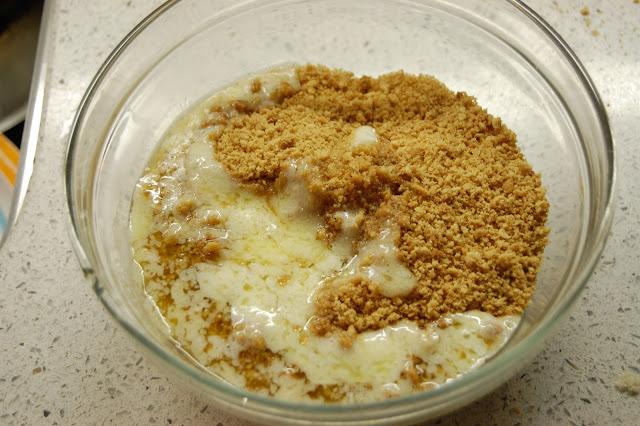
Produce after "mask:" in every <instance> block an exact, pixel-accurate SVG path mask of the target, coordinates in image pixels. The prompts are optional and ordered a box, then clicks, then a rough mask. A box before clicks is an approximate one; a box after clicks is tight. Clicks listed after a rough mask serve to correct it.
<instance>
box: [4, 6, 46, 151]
mask: <svg viewBox="0 0 640 426" xmlns="http://www.w3.org/2000/svg"><path fill="white" fill-rule="evenodd" d="M41 14H42V0H2V1H0V88H1V89H0V133H4V132H6V131H7V130H9V129H11V128H13V127H14V126H15V125H16V124H19V123H20V122H22V121H23V120H24V116H25V112H26V108H27V101H28V98H29V87H30V85H31V74H32V72H33V64H34V60H35V55H36V47H37V45H38V29H39V27H40V16H41ZM17 142H19V141H17Z"/></svg>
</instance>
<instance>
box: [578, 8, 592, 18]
mask: <svg viewBox="0 0 640 426" xmlns="http://www.w3.org/2000/svg"><path fill="white" fill-rule="evenodd" d="M590 13H591V11H590V10H589V7H587V6H584V7H583V8H582V9H580V14H581V15H582V16H589V14H590Z"/></svg>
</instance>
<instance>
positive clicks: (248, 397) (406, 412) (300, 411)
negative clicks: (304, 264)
mask: <svg viewBox="0 0 640 426" xmlns="http://www.w3.org/2000/svg"><path fill="white" fill-rule="evenodd" d="M183 2H184V3H188V0H187V1H183ZM275 2H277V1H273V2H272V3H275ZM178 3H182V2H181V1H180V0H171V1H168V2H167V3H165V4H164V5H162V6H160V7H159V8H158V9H156V10H155V11H154V12H152V13H151V14H150V15H149V16H148V17H147V18H145V20H143V21H142V22H141V23H140V24H139V25H138V26H136V27H135V28H134V29H133V30H132V31H131V32H130V33H129V34H128V35H127V36H126V37H125V38H124V39H123V41H122V42H121V43H120V44H119V45H118V47H117V48H116V49H115V50H114V51H113V53H112V54H111V55H110V56H109V58H108V59H107V60H106V61H105V63H104V64H103V65H102V67H101V68H100V70H99V71H98V73H97V75H96V77H95V78H94V79H93V81H92V83H91V84H90V86H89V89H88V90H87V93H86V94H85V96H84V98H83V100H82V102H81V104H80V108H79V110H78V113H77V115H76V117H75V121H74V123H73V126H72V132H71V135H70V139H69V146H68V151H67V164H66V172H65V186H66V190H67V200H68V207H69V211H70V218H71V225H72V226H71V230H72V241H73V243H74V249H75V251H76V254H77V256H78V258H79V260H80V264H81V266H82V268H83V271H84V272H85V274H86V275H87V276H88V277H89V279H90V280H91V281H92V282H93V284H94V288H95V291H96V294H97V295H98V296H99V298H100V300H102V302H103V303H104V305H105V307H106V308H107V309H108V310H109V311H110V313H111V314H112V315H113V316H114V317H115V319H116V320H117V321H118V322H119V323H120V324H121V325H122V326H123V328H125V329H126V330H127V332H129V333H130V334H131V335H133V336H134V338H135V339H136V340H137V341H138V342H140V343H141V344H142V347H143V348H144V349H145V350H147V351H148V352H150V353H152V354H153V355H155V356H156V358H157V359H159V360H160V361H161V362H162V363H164V364H166V365H167V366H168V367H169V368H170V369H171V370H172V371H175V372H178V373H179V374H177V377H178V378H180V379H182V380H185V379H186V380H188V381H189V384H190V385H191V386H195V387H197V388H198V389H199V390H201V391H202V392H203V394H206V395H209V396H211V397H213V398H214V399H216V400H217V401H218V403H219V404H221V405H223V406H224V407H226V408H227V409H228V410H230V411H232V412H234V413H236V414H238V415H241V416H249V417H253V418H259V419H262V420H276V419H277V420H279V421H284V420H285V418H286V420H287V421H290V422H303V421H308V420H323V421H328V422H342V421H345V422H346V421H349V422H351V423H353V422H358V423H375V422H377V421H379V420H382V419H383V418H384V419H386V420H390V419H393V420H394V421H398V422H405V421H406V422H408V421H411V420H415V419H417V418H422V417H427V416H428V417H434V416H437V415H441V414H444V413H446V412H448V411H451V410H453V409H455V408H458V407H460V406H462V405H464V404H466V403H468V402H470V401H472V400H473V399H476V398H477V397H479V396H481V395H483V394H485V393H487V392H488V391H489V390H491V389H493V388H495V387H497V386H498V385H499V384H501V383H502V382H503V381H504V380H505V379H506V378H508V377H509V376H510V375H511V374H512V373H513V371H514V370H515V369H517V368H518V366H521V365H523V364H524V363H525V362H526V360H527V359H529V358H532V357H533V356H534V355H535V354H537V352H538V351H539V350H540V349H541V347H542V346H541V345H542V341H543V340H544V339H545V338H546V337H547V336H548V334H549V333H550V331H551V329H552V328H553V326H554V325H557V323H558V321H559V319H560V318H561V317H562V316H563V315H565V314H566V313H567V310H568V308H569V307H570V306H571V305H572V303H573V302H574V301H575V299H576V298H577V296H578V294H579V292H580V291H581V290H582V288H583V287H584V285H585V283H586V281H587V279H588V277H589V275H590V274H591V272H592V270H593V268H594V267H595V264H596V261H597V259H598V257H599V254H600V252H601V251H602V249H603V247H604V244H605V241H606V237H607V233H608V231H609V228H610V224H611V220H612V207H611V202H612V198H613V188H614V182H615V167H614V147H613V141H612V139H611V133H610V129H609V125H608V120H607V117H606V113H605V110H604V108H603V106H602V102H601V101H600V98H599V95H598V93H597V91H596V89H595V87H594V85H593V83H592V81H591V79H590V77H589V76H588V74H587V73H586V71H585V69H584V67H583V66H582V64H581V63H580V61H579V60H578V59H577V58H576V56H575V54H574V53H573V52H572V51H571V49H570V48H569V47H568V46H567V45H566V43H565V42H564V41H563V40H562V39H561V38H560V36H559V35H558V34H557V33H556V32H555V31H554V30H553V29H552V28H551V27H550V26H549V25H548V24H546V23H545V22H544V21H543V20H542V19H541V18H540V17H539V16H538V15H537V14H535V13H534V12H533V11H532V10H531V9H529V8H528V7H527V6H525V5H524V4H523V3H521V2H519V1H509V2H507V3H510V4H512V5H513V6H514V7H515V8H517V9H518V10H519V11H520V12H521V13H522V14H523V15H525V16H526V17H527V18H528V19H529V20H531V21H533V22H534V23H535V24H536V25H537V26H538V27H539V28H540V29H541V30H542V31H543V32H544V33H545V34H546V35H547V37H549V38H550V39H551V40H552V41H553V42H554V43H555V44H556V46H557V48H558V50H559V51H560V52H562V54H564V55H565V57H566V60H567V62H568V63H569V64H571V66H572V67H573V68H574V70H575V72H576V74H577V75H578V77H579V78H580V79H581V81H582V84H583V86H584V89H585V91H586V92H588V94H589V97H590V100H591V104H592V105H591V107H592V109H593V111H594V112H595V115H596V118H597V121H598V123H599V125H600V131H601V137H602V141H603V142H604V146H605V150H606V154H607V156H606V157H605V158H604V159H602V158H601V160H602V164H592V168H591V169H592V170H595V171H596V172H599V173H601V174H602V176H596V177H593V176H590V178H591V182H590V185H591V186H592V187H593V189H594V191H595V192H594V196H593V197H592V198H593V199H594V200H596V201H597V203H594V202H592V203H591V205H590V211H591V212H590V215H589V222H588V224H587V230H588V235H587V238H588V241H587V244H588V246H589V250H588V255H585V253H584V250H582V251H583V252H582V253H581V255H582V256H581V258H580V262H579V263H578V264H576V265H575V271H576V277H575V278H574V282H573V285H572V286H571V287H570V288H568V289H567V291H566V292H564V293H563V294H562V295H560V297H561V298H562V302H561V303H556V304H555V305H554V307H553V308H554V309H551V310H550V311H549V312H548V313H547V315H546V316H545V317H544V319H543V320H542V321H540V322H539V323H538V324H536V327H535V332H532V333H529V334H530V335H529V336H528V337H526V338H525V341H522V342H520V343H519V344H518V345H517V346H515V347H513V348H509V349H508V350H505V351H503V353H501V354H499V361H500V362H495V363H492V365H491V366H486V367H483V368H479V369H477V370H474V371H472V372H470V373H468V374H467V375H465V376H464V377H461V378H459V379H457V380H455V381H452V382H450V383H447V384H445V385H443V386H441V387H439V388H437V389H435V390H433V391H431V392H429V393H426V394H416V395H411V396H407V397H402V398H398V399H394V400H389V401H384V402H380V403H371V404H363V405H358V406H338V405H336V406H333V405H331V406H329V405H308V404H294V403H288V402H283V401H277V400H273V399H270V398H266V397H262V396H258V395H255V394H252V393H249V392H245V391H243V390H240V389H238V388H236V387H233V386H230V385H228V384H226V383H224V382H221V381H220V380H217V379H215V378H214V377H212V376H211V375H208V374H206V373H203V372H202V371H201V370H199V369H197V368H196V367H194V366H191V365H188V364H187V363H185V362H183V361H181V360H180V359H178V358H177V357H176V356H174V355H172V354H170V353H168V352H167V351H166V350H165V349H164V348H162V347H161V346H160V345H158V344H157V343H156V342H155V341H154V340H153V339H150V338H149V336H147V335H146V334H145V333H144V332H141V330H139V328H138V327H137V326H136V325H135V323H134V322H133V321H130V318H129V317H128V315H127V313H126V312H123V311H122V309H120V308H119V306H118V304H117V303H114V302H113V300H112V298H111V297H110V295H109V294H108V293H107V292H105V291H104V288H103V287H102V286H101V285H100V282H99V280H98V279H97V277H98V276H100V275H101V271H100V270H98V269H97V268H96V262H95V259H96V258H97V254H96V253H97V247H95V244H94V243H93V241H92V239H91V237H90V229H91V228H92V219H93V217H92V215H91V213H92V198H91V197H92V195H91V194H92V185H93V178H94V176H93V175H92V173H91V171H93V170H95V169H96V165H97V163H98V162H99V154H100V152H99V151H100V144H99V143H98V142H97V141H96V140H93V143H94V144H96V146H95V147H93V149H92V150H91V151H92V155H91V156H90V157H89V160H86V159H83V160H81V159H80V158H78V156H77V153H78V149H79V146H80V145H81V144H82V143H85V142H83V140H82V137H83V135H82V134H81V133H82V132H81V129H82V128H83V125H84V124H85V123H86V121H87V117H88V115H90V114H94V113H96V108H98V107H97V104H98V103H99V102H98V100H97V94H98V93H99V92H100V85H101V84H102V82H103V79H104V78H105V77H106V76H107V75H108V74H109V72H110V71H111V69H112V67H113V66H114V64H115V63H116V62H117V61H118V60H119V58H120V56H121V55H122V54H123V52H125V51H126V49H127V48H128V47H129V46H130V44H131V43H132V42H133V41H134V40H135V39H136V37H138V36H139V35H140V34H141V33H142V32H143V31H144V30H145V29H146V28H147V27H149V26H150V25H152V24H153V23H154V22H155V21H156V20H157V19H158V18H160V17H161V16H162V15H163V14H165V13H166V12H167V11H169V10H170V9H171V8H173V7H174V6H176V5H177V4H178ZM252 3H254V2H247V3H242V4H239V5H235V6H234V7H232V8H231V9H224V10H222V11H221V13H222V14H224V13H232V11H233V10H236V9H242V8H245V7H250V6H248V5H250V4H252ZM409 3H411V2H409ZM416 3H423V2H416ZM439 3H443V4H444V3H446V2H439ZM452 7H455V6H452ZM167 52H168V50H167ZM140 78H142V77H140ZM131 83H133V84H131ZM123 84H125V83H123ZM128 85H130V86H131V88H133V87H135V85H136V84H135V82H129V84H128ZM101 95H104V93H101ZM110 101H111V104H110V107H109V108H108V109H110V111H104V110H102V111H101V114H106V115H109V114H112V115H113V114H114V111H117V109H118V105H119V103H120V102H122V99H111V100H110ZM102 108H103V109H104V106H103V107H102ZM105 131H106V130H105ZM93 137H94V138H97V139H98V140H99V138H100V136H96V135H94V136H93ZM583 149H584V150H585V151H587V152H589V151H590V150H591V151H592V150H593V149H598V147H583ZM496 361H498V359H496ZM480 383H481V384H482V386H473V385H478V384H480ZM452 399H453V400H455V404H452V403H451V401H452Z"/></svg>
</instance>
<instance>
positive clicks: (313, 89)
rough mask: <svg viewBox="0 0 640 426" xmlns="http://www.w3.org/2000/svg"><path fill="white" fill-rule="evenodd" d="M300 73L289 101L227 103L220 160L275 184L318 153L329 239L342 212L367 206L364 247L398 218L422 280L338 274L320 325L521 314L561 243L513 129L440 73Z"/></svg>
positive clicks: (254, 182)
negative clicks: (342, 279)
mask: <svg viewBox="0 0 640 426" xmlns="http://www.w3.org/2000/svg"><path fill="white" fill-rule="evenodd" d="M297 77H298V80H299V82H300V88H293V87H292V86H290V85H288V84H287V83H282V84H281V86H280V87H279V89H278V90H277V91H276V92H275V93H274V94H273V96H272V98H273V100H274V101H275V105H265V106H262V107H257V106H252V105H248V104H245V103H243V104H241V105H240V104H239V105H234V107H235V110H236V112H235V113H234V114H225V113H223V112H220V111H217V112H215V113H216V114H218V115H217V120H218V123H219V124H222V125H221V126H219V127H218V129H217V130H216V131H214V132H212V133H211V134H210V139H211V141H212V143H213V145H214V148H215V152H216V156H217V158H218V160H219V161H220V162H221V163H222V164H223V165H224V167H225V168H226V170H227V171H228V172H229V173H230V174H231V176H233V177H234V178H235V179H237V180H238V181H239V182H242V183H244V184H246V185H247V186H249V187H252V188H254V189H258V190H260V191H264V192H265V193H269V192H272V191H274V190H275V189H274V188H275V187H276V186H277V185H275V184H276V182H277V181H278V179H279V178H281V176H283V175H284V173H285V164H287V162H288V161H291V160H292V159H294V160H297V161H304V162H305V163H306V164H307V166H308V167H307V169H306V172H305V174H304V179H305V185H306V187H307V189H308V190H309V191H310V193H311V194H312V195H313V196H314V197H315V198H316V199H317V200H319V207H318V214H320V215H323V216H324V218H325V229H323V230H321V232H319V237H323V238H325V239H327V241H328V243H329V244H330V243H331V239H332V238H334V237H335V235H336V233H337V229H339V223H338V224H336V220H335V216H333V213H335V212H337V211H343V210H351V211H359V212H361V213H362V215H361V217H362V218H363V219H362V220H361V221H360V226H359V236H358V237H357V240H356V241H355V242H354V245H355V246H356V247H358V246H361V245H362V244H363V243H364V242H365V241H367V240H370V239H373V238H375V237H376V235H377V234H378V233H379V231H380V228H381V227H382V226H383V224H384V223H389V222H391V223H394V224H395V225H396V226H397V227H398V228H399V233H398V238H397V241H396V244H397V246H398V248H399V257H400V260H401V261H402V262H403V263H404V264H405V265H406V266H407V267H408V268H409V270H410V271H411V272H412V273H413V274H414V276H415V277H416V280H417V285H416V287H415V288H414V289H413V290H412V291H411V292H410V293H409V294H406V295H404V296H401V297H386V296H383V295H382V294H381V293H379V292H378V290H377V287H376V286H375V285H374V284H373V283H371V282H368V281H367V279H365V278H362V277H356V278H354V279H352V280H350V281H348V282H346V283H343V284H341V285H339V286H327V287H326V288H324V289H323V290H321V291H320V292H319V294H318V295H317V298H316V316H315V319H314V323H313V328H314V331H315V332H316V333H318V334H326V333H328V332H332V331H336V330H349V331H351V332H353V331H354V330H355V331H357V332H361V331H364V330H369V329H379V328H382V327H384V326H386V325H389V324H393V323H394V322H397V321H399V320H401V319H408V320H413V321H417V322H418V323H419V324H422V325H424V324H425V323H427V322H430V321H433V320H436V319H437V318H439V317H440V316H441V315H443V314H447V313H454V312H464V311H468V310H472V309H479V310H482V311H485V312H488V313H491V314H493V315H496V316H499V315H506V314H518V313H521V312H522V310H523V309H524V307H525V306H526V305H527V303H528V301H529V299H530V297H531V295H532V292H533V289H534V286H535V280H536V273H537V271H538V269H539V267H540V262H541V256H542V252H543V249H544V247H545V244H546V241H547V233H548V230H547V228H546V227H545V222H546V219H547V211H548V203H547V200H546V197H545V192H544V189H543V188H542V186H541V181H540V176H539V175H537V174H536V173H535V172H533V170H532V169H531V166H530V165H529V164H528V163H527V161H526V160H525V159H524V157H523V156H522V153H521V152H520V150H519V149H518V147H517V145H516V137H515V135H514V134H513V132H511V131H510V130H509V129H508V128H507V127H505V126H504V125H503V124H502V122H501V121H500V119H498V118H496V117H492V116H491V115H489V114H488V113H487V112H486V111H484V110H483V109H482V108H481V107H480V106H478V105H477V103H476V101H475V99H474V98H472V97H471V96H468V95H467V94H465V93H453V92H451V91H450V90H448V89H447V88H446V87H445V86H444V85H443V84H442V83H440V82H439V81H438V80H436V79H434V78H431V77H428V76H415V75H409V74H405V73H403V72H395V73H391V74H386V75H383V76H380V77H378V78H371V77H355V76H353V75H352V74H351V73H349V72H346V71H341V70H334V69H328V68H325V67H321V66H311V65H308V66H304V67H300V68H298V69H297ZM255 85H256V86H257V87H259V84H258V83H256V84H255ZM364 125H366V126H371V127H373V128H374V129H375V131H376V133H377V137H378V142H377V143H374V144H370V145H362V146H353V145H352V143H351V141H352V139H351V136H350V135H351V134H352V132H353V130H354V129H356V128H358V127H360V126H364Z"/></svg>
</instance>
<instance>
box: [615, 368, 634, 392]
mask: <svg viewBox="0 0 640 426" xmlns="http://www.w3.org/2000/svg"><path fill="white" fill-rule="evenodd" d="M615 386H616V389H617V390H618V391H620V392H623V393H627V394H629V395H638V394H640V374H638V373H633V372H631V371H625V372H624V373H622V374H621V375H620V377H618V379H617V380H616V382H615Z"/></svg>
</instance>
